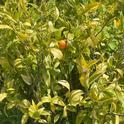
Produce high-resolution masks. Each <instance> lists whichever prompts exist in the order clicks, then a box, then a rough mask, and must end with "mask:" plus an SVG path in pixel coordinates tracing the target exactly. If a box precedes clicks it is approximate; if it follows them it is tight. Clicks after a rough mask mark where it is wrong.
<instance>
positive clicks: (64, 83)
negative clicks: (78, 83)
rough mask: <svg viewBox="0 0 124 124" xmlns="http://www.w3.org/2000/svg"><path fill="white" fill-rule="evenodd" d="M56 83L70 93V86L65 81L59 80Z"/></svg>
mask: <svg viewBox="0 0 124 124" xmlns="http://www.w3.org/2000/svg"><path fill="white" fill-rule="evenodd" d="M58 83H59V84H61V85H62V86H64V87H66V88H67V89H68V90H69V91H70V84H69V83H68V82H67V81H66V80H60V81H58Z"/></svg>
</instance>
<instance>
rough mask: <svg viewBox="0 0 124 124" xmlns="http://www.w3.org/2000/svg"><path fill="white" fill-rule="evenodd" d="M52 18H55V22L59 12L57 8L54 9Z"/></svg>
mask: <svg viewBox="0 0 124 124" xmlns="http://www.w3.org/2000/svg"><path fill="white" fill-rule="evenodd" d="M54 18H55V20H57V19H58V18H59V10H58V8H57V7H55V10H54Z"/></svg>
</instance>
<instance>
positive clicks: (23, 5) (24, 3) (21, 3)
mask: <svg viewBox="0 0 124 124" xmlns="http://www.w3.org/2000/svg"><path fill="white" fill-rule="evenodd" d="M19 3H20V6H21V7H22V9H23V10H24V11H26V10H27V7H26V0H19Z"/></svg>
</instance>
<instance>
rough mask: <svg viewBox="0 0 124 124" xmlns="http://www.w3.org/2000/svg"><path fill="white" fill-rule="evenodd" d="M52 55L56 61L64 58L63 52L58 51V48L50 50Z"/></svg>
mask: <svg viewBox="0 0 124 124" xmlns="http://www.w3.org/2000/svg"><path fill="white" fill-rule="evenodd" d="M50 51H51V53H52V54H53V56H54V59H59V60H60V59H62V58H63V54H62V52H61V50H59V49H57V48H51V49H50Z"/></svg>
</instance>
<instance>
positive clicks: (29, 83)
mask: <svg viewBox="0 0 124 124" xmlns="http://www.w3.org/2000/svg"><path fill="white" fill-rule="evenodd" d="M21 77H22V79H23V81H24V82H25V83H26V84H28V85H31V78H30V76H27V75H23V74H21Z"/></svg>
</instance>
